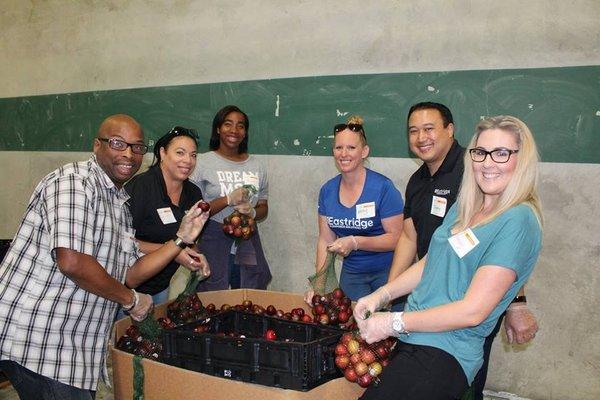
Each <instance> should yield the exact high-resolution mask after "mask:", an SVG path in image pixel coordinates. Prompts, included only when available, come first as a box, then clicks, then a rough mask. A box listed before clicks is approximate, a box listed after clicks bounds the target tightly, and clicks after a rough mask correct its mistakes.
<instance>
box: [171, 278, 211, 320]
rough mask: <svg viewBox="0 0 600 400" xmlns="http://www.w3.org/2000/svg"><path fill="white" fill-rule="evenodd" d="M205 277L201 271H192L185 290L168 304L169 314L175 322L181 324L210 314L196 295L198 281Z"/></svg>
mask: <svg viewBox="0 0 600 400" xmlns="http://www.w3.org/2000/svg"><path fill="white" fill-rule="evenodd" d="M204 278H205V276H204V275H202V274H201V273H199V272H192V273H191V274H190V277H189V280H188V283H187V285H186V286H185V289H184V290H183V292H181V294H180V295H179V296H177V298H176V299H175V300H174V301H173V302H172V303H170V304H169V305H168V306H167V316H168V317H169V318H170V319H171V321H173V322H174V323H175V324H177V325H181V324H185V323H187V322H192V321H197V320H199V319H203V318H205V317H207V316H208V313H207V311H206V309H205V308H204V305H203V304H202V301H201V300H200V299H199V298H198V296H197V295H196V287H197V286H198V282H200V281H201V280H202V279H204Z"/></svg>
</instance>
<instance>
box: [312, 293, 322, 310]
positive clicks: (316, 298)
mask: <svg viewBox="0 0 600 400" xmlns="http://www.w3.org/2000/svg"><path fill="white" fill-rule="evenodd" d="M311 303H312V305H313V307H314V306H316V305H317V304H321V295H318V294H315V295H314V296H313V297H312V301H311Z"/></svg>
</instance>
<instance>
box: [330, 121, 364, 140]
mask: <svg viewBox="0 0 600 400" xmlns="http://www.w3.org/2000/svg"><path fill="white" fill-rule="evenodd" d="M346 129H350V130H351V131H352V132H356V133H362V135H363V136H364V137H365V138H366V137H367V134H366V133H365V130H364V129H363V126H362V125H361V124H337V125H336V126H334V127H333V134H334V135H336V134H338V133H340V132H341V131H343V130H346Z"/></svg>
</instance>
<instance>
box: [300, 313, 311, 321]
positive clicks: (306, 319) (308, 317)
mask: <svg viewBox="0 0 600 400" xmlns="http://www.w3.org/2000/svg"><path fill="white" fill-rule="evenodd" d="M300 321H302V322H313V319H312V318H311V316H310V315H308V314H304V315H303V316H302V318H300Z"/></svg>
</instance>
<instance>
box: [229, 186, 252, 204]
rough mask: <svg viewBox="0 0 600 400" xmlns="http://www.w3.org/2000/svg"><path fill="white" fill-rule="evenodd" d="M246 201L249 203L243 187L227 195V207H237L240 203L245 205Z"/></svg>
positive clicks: (248, 197) (248, 194) (247, 193)
mask: <svg viewBox="0 0 600 400" xmlns="http://www.w3.org/2000/svg"><path fill="white" fill-rule="evenodd" d="M248 201H250V193H249V192H248V189H246V188H244V187H239V188H237V189H235V190H233V191H232V192H231V193H229V194H227V205H228V206H237V205H238V204H240V203H247V202H248Z"/></svg>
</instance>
